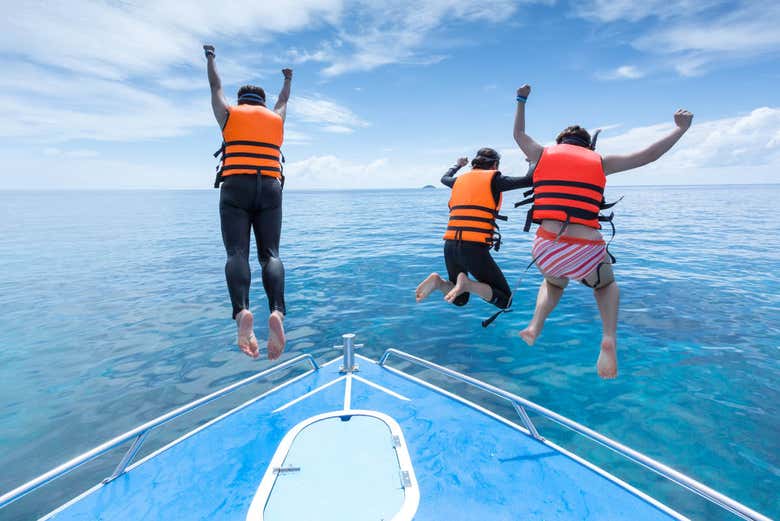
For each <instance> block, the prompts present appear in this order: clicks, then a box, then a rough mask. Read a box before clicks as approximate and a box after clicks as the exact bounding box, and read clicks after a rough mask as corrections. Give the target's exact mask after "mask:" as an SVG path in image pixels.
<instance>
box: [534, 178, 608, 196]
mask: <svg viewBox="0 0 780 521" xmlns="http://www.w3.org/2000/svg"><path fill="white" fill-rule="evenodd" d="M540 186H570V187H573V188H585V189H587V190H593V191H594V192H598V193H600V194H602V193H604V187H602V186H599V185H594V184H590V183H583V182H582V181H557V180H552V179H550V180H544V181H535V182H534V188H537V187H540Z"/></svg>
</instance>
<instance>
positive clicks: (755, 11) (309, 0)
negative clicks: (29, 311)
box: [0, 0, 780, 189]
mask: <svg viewBox="0 0 780 521" xmlns="http://www.w3.org/2000/svg"><path fill="white" fill-rule="evenodd" d="M185 5H186V7H184V6H185ZM4 12H5V15H4V18H3V20H2V21H0V49H1V50H0V65H1V66H2V68H3V71H4V72H3V74H2V75H0V108H2V111H3V113H4V118H3V119H2V120H1V122H0V137H2V141H1V142H0V150H1V151H2V153H3V158H4V168H3V169H2V170H1V171H0V176H2V186H3V187H4V188H204V189H206V188H208V187H209V186H210V184H211V182H212V180H213V171H214V165H215V162H214V160H213V158H212V157H211V153H212V152H213V151H214V150H215V149H216V148H217V147H218V145H219V141H220V135H219V130H218V127H217V125H216V123H215V121H214V118H213V115H212V114H211V108H210V102H209V89H208V83H207V80H206V73H205V59H204V58H203V53H202V49H201V46H202V44H203V43H212V44H214V45H215V46H216V49H217V63H218V68H219V70H220V73H221V75H222V78H223V83H224V84H225V87H226V91H227V93H228V94H229V96H230V97H231V99H232V98H233V96H234V93H235V91H236V89H237V87H238V86H240V85H242V84H245V83H255V84H259V85H261V86H263V87H264V88H265V89H266V91H267V92H268V93H269V94H272V95H273V97H275V94H276V93H277V92H278V90H279V88H280V87H281V83H282V82H281V80H282V75H281V72H280V69H281V68H282V67H286V66H290V67H292V68H293V69H294V71H295V73H294V79H293V90H292V98H291V101H290V105H289V111H288V120H287V127H286V128H287V140H286V146H285V148H284V150H285V155H286V157H287V166H286V174H287V180H288V187H289V188H291V189H311V188H314V189H319V188H334V189H339V188H385V187H387V188H392V187H416V186H421V185H424V184H428V183H433V184H438V178H439V177H440V176H441V174H442V172H443V171H444V170H446V169H447V168H448V167H449V166H450V165H451V164H452V163H453V162H454V160H455V159H456V158H457V157H459V156H469V157H471V156H472V155H473V153H474V152H475V151H476V149H478V148H480V147H482V146H492V147H494V148H497V149H499V150H500V151H501V152H502V154H503V157H504V160H503V162H502V170H503V171H504V172H506V173H514V174H517V173H521V172H523V171H524V169H525V162H524V161H523V156H522V154H521V153H520V151H519V150H518V149H517V146H516V145H515V144H514V141H513V140H512V124H513V117H514V108H515V101H514V97H515V90H516V88H517V87H518V86H519V85H521V84H522V83H525V82H527V83H530V84H531V85H532V88H533V91H532V94H531V97H530V99H529V101H528V108H527V112H528V131H529V133H530V134H531V135H532V136H534V137H535V138H536V139H537V140H538V141H539V142H542V143H549V142H551V141H552V139H553V138H554V136H555V135H556V134H557V132H558V131H559V130H560V129H561V128H563V127H565V126H567V125H569V124H574V123H579V124H582V125H584V126H586V127H588V128H591V129H594V128H597V127H602V128H604V129H605V131H604V133H603V134H602V137H601V139H600V147H599V150H600V151H601V152H602V153H610V152H627V151H632V150H635V149H638V148H641V147H643V146H645V145H646V144H649V143H650V142H651V141H652V140H654V139H656V138H658V137H660V136H661V135H663V133H664V132H667V131H668V130H669V129H670V128H671V124H672V114H673V113H674V111H675V110H676V109H677V108H687V109H689V110H691V111H692V112H694V114H695V118H694V126H693V127H692V129H691V130H690V131H689V132H688V134H687V135H686V136H684V137H683V140H682V141H681V142H680V143H679V144H678V145H677V147H675V149H674V150H673V151H672V152H671V153H670V154H669V155H667V156H665V157H664V158H662V159H661V160H659V161H658V162H657V163H655V164H654V165H652V166H650V167H646V168H644V169H641V170H638V171H635V172H631V173H625V174H619V175H618V176H615V177H614V178H611V179H610V182H611V183H612V184H677V183H679V184H689V183H694V184H697V183H722V182H754V183H760V182H778V178H779V177H780V176H778V172H779V171H780V168H778V167H780V94H778V92H780V89H778V88H777V83H778V81H780V67H779V66H778V65H779V64H780V31H779V30H778V29H777V28H778V27H780V4H776V3H772V2H770V3H760V2H749V1H743V2H716V1H709V0H699V1H694V0H681V1H676V0H665V1H660V0H645V1H643V2H632V1H628V0H613V1H602V0H580V1H577V2H567V1H553V0H540V1H523V2H511V1H508V0H482V1H471V0H466V1H446V0H433V1H416V2H404V1H396V2H376V1H368V2H352V1H341V0H299V1H296V2H282V1H264V2H257V1H243V0H232V1H224V2H220V3H216V4H215V3H214V2H200V1H198V2H174V1H170V0H162V1H155V2H151V1H150V2H140V1H137V2H133V1H128V2H84V1H81V2H76V1H70V2H45V3H44V2H24V3H18V4H15V5H14V6H13V7H12V8H11V7H8V8H7V9H4Z"/></svg>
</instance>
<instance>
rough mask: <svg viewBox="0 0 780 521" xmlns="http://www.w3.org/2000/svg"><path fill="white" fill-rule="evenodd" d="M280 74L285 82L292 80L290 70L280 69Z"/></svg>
mask: <svg viewBox="0 0 780 521" xmlns="http://www.w3.org/2000/svg"><path fill="white" fill-rule="evenodd" d="M282 74H284V79H285V80H291V79H292V69H282Z"/></svg>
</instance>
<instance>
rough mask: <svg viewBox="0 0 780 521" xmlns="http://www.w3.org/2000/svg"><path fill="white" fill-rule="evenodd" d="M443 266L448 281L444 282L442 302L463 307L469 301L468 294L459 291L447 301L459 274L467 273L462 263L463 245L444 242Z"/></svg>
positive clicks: (454, 242) (456, 242)
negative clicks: (444, 266) (445, 267)
mask: <svg viewBox="0 0 780 521" xmlns="http://www.w3.org/2000/svg"><path fill="white" fill-rule="evenodd" d="M444 264H445V265H446V266H447V277H449V281H444V282H445V284H444V285H443V286H442V293H444V300H446V301H447V302H449V303H450V304H453V305H455V306H458V307H461V306H465V305H466V304H467V303H468V301H469V292H468V291H465V292H464V291H460V292H459V293H458V295H457V296H455V297H453V298H452V299H451V300H447V297H448V295H449V294H450V293H451V292H452V290H453V289H454V288H455V284H456V282H457V281H458V279H459V277H460V275H461V274H463V275H465V274H466V273H468V270H467V269H466V265H465V264H464V263H463V243H462V242H459V241H449V240H448V241H444Z"/></svg>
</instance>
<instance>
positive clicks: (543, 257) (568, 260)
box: [531, 227, 607, 280]
mask: <svg viewBox="0 0 780 521" xmlns="http://www.w3.org/2000/svg"><path fill="white" fill-rule="evenodd" d="M606 251H607V245H606V243H605V242H604V241H603V240H595V241H594V240H589V239H579V238H576V237H567V236H562V237H559V238H558V240H555V234H554V233H552V232H550V231H547V230H545V229H544V228H541V227H540V228H539V229H538V230H537V232H536V238H535V239H534V245H533V249H532V251H531V255H533V258H534V259H535V261H536V266H537V267H538V268H539V271H541V272H542V275H544V276H545V277H554V278H560V279H572V280H582V279H584V278H585V277H587V276H588V275H590V274H591V272H593V270H595V269H596V268H597V267H598V265H599V263H601V262H603V261H604V256H605V254H606Z"/></svg>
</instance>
